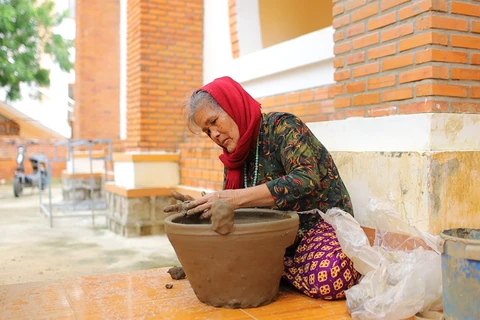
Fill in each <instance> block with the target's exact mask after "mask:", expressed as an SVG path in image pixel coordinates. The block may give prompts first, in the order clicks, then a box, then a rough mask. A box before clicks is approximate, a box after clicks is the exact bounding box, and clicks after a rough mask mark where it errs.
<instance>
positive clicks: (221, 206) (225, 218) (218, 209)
mask: <svg viewBox="0 0 480 320" xmlns="http://www.w3.org/2000/svg"><path fill="white" fill-rule="evenodd" d="M210 211H211V213H212V218H211V221H212V229H213V230H214V231H215V232H217V233H219V234H229V233H230V232H232V230H233V218H234V216H235V210H234V209H233V206H232V205H231V204H230V203H229V202H228V201H225V200H217V201H215V202H214V203H213V205H212V208H211V209H210Z"/></svg>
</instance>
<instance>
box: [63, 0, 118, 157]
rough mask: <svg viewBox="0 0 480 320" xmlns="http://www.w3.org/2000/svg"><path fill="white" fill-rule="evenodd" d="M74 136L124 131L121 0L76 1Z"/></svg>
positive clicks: (114, 135)
mask: <svg viewBox="0 0 480 320" xmlns="http://www.w3.org/2000/svg"><path fill="white" fill-rule="evenodd" d="M76 25H77V27H76V39H75V47H76V57H75V75H76V79H75V109H74V123H73V130H72V132H73V138H75V139H93V138H96V139H101V138H102V139H103V138H106V139H112V140H114V141H116V142H115V146H116V148H117V149H119V148H121V146H120V145H119V143H118V139H119V135H120V127H119V121H120V120H119V119H120V118H119V99H120V92H119V90H120V42H119V41H120V35H119V28H120V5H119V1H118V0H102V1H98V0H77V1H76Z"/></svg>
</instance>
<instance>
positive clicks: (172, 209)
mask: <svg viewBox="0 0 480 320" xmlns="http://www.w3.org/2000/svg"><path fill="white" fill-rule="evenodd" d="M170 195H171V196H172V197H173V198H174V199H175V200H179V201H181V203H177V204H172V205H169V206H166V207H165V208H163V212H166V213H170V214H173V213H186V206H187V204H188V203H189V202H190V201H193V200H195V199H194V198H193V197H191V196H189V195H188V194H181V193H180V192H177V191H175V190H172V192H170Z"/></svg>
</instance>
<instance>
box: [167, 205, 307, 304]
mask: <svg viewBox="0 0 480 320" xmlns="http://www.w3.org/2000/svg"><path fill="white" fill-rule="evenodd" d="M220 204H222V203H219V204H218V205H220ZM212 208H213V207H212ZM220 208H223V209H222V210H227V209H228V207H224V204H222V206H220ZM225 208H226V209H225ZM213 209H216V208H213ZM210 210H212V209H210ZM222 210H220V211H222ZM212 216H213V214H212ZM201 220H202V219H198V223H195V222H196V220H192V219H191V218H187V217H185V216H183V215H181V214H176V215H172V216H168V217H167V218H165V232H166V234H167V236H168V239H169V240H170V242H171V243H172V245H173V247H174V249H175V252H176V253H177V257H178V259H179V260H180V262H181V264H182V268H183V269H184V270H185V273H186V274H187V275H188V277H187V279H188V281H189V282H190V284H191V286H192V289H193V291H194V292H195V295H196V296H197V298H198V299H199V300H200V301H201V302H203V303H205V304H208V305H212V306H215V307H222V308H254V307H259V306H262V305H266V304H269V303H270V302H272V301H275V300H276V298H277V296H278V292H279V285H280V279H281V277H282V274H283V268H284V266H283V256H284V253H285V248H287V247H288V246H290V245H291V244H292V243H293V241H294V240H295V236H296V233H297V230H298V215H297V213H296V212H282V211H274V210H269V209H237V210H235V211H234V220H233V222H234V225H235V228H234V229H233V230H231V232H230V233H228V234H219V233H217V232H215V231H214V230H212V225H211V224H209V223H205V222H204V221H205V220H206V219H203V221H201ZM213 220H214V219H213ZM186 221H188V222H186ZM219 222H221V221H220V219H219ZM212 224H213V221H212ZM219 225H221V223H219ZM225 225H227V226H228V225H230V223H227V224H225ZM225 225H223V227H225ZM218 227H219V226H217V228H218ZM225 229H227V228H225ZM222 230H223V231H225V230H224V229H222ZM227 230H228V229H227ZM223 231H222V232H223Z"/></svg>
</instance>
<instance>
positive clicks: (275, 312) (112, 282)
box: [0, 268, 351, 320]
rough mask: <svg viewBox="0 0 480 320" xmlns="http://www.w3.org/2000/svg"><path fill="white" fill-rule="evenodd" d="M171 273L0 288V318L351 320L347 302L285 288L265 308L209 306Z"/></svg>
mask: <svg viewBox="0 0 480 320" xmlns="http://www.w3.org/2000/svg"><path fill="white" fill-rule="evenodd" d="M167 270H168V268H163V269H150V270H143V271H135V272H129V273H119V274H108V275H96V276H87V277H80V278H73V279H68V280H61V281H55V282H42V283H26V284H14V285H5V286H0V319H8V320H12V319H52V320H53V319H54V320H59V319H101V320H106V319H172V320H177V319H208V320H215V319H261V320H264V319H265V320H266V319H272V320H274V319H275V320H278V319H338V320H343V319H351V318H350V316H349V315H348V312H347V310H346V308H345V301H335V302H331V301H322V300H314V299H310V298H308V297H306V296H304V295H302V294H299V293H297V292H294V291H292V290H290V289H285V288H283V289H282V290H281V292H280V296H279V297H278V299H277V301H275V302H273V303H271V304H269V305H267V306H264V307H260V308H253V309H222V308H214V307H210V306H207V305H205V304H203V303H201V302H199V301H198V300H197V298H196V296H195V294H194V293H193V290H192V289H191V287H190V284H189V282H188V280H172V279H171V278H170V275H169V274H168V273H167ZM167 283H171V284H173V288H172V289H166V288H165V284H167Z"/></svg>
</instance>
